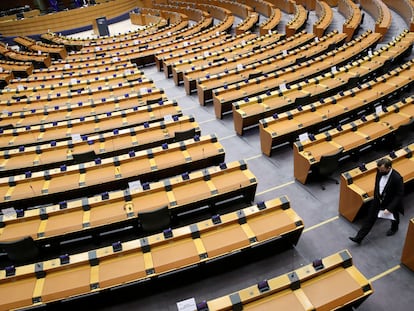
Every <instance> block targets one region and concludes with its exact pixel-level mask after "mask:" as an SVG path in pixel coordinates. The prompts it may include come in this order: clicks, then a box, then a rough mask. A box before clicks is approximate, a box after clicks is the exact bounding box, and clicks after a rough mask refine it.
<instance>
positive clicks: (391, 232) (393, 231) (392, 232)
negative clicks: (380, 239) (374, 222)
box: [387, 229, 398, 236]
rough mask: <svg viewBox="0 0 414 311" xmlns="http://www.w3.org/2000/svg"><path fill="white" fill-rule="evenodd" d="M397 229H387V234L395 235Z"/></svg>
mask: <svg viewBox="0 0 414 311" xmlns="http://www.w3.org/2000/svg"><path fill="white" fill-rule="evenodd" d="M397 231H398V229H397V230H392V229H390V230H388V231H387V236H391V235H394V234H395V233H396V232H397Z"/></svg>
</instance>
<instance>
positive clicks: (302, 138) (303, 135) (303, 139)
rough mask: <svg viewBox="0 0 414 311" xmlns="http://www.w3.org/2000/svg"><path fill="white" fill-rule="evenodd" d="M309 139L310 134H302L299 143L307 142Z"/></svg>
mask: <svg viewBox="0 0 414 311" xmlns="http://www.w3.org/2000/svg"><path fill="white" fill-rule="evenodd" d="M308 139H309V135H308V133H303V134H300V135H299V141H301V142H302V141H305V140H308Z"/></svg>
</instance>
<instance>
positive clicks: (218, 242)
mask: <svg viewBox="0 0 414 311" xmlns="http://www.w3.org/2000/svg"><path fill="white" fill-rule="evenodd" d="M223 236H225V237H226V238H225V239H224V238H222V237H223ZM219 237H221V238H219ZM200 238H201V241H202V242H203V245H204V247H205V249H206V252H207V255H208V257H209V258H213V257H216V256H218V255H220V254H228V253H230V252H232V251H235V250H237V249H240V248H243V247H247V246H248V245H249V244H250V243H249V240H248V237H247V235H246V234H245V233H244V231H243V229H242V228H241V227H240V225H239V224H234V225H228V226H226V227H224V228H221V229H220V228H217V230H212V231H210V232H207V233H205V234H203V235H202V236H201V237H200Z"/></svg>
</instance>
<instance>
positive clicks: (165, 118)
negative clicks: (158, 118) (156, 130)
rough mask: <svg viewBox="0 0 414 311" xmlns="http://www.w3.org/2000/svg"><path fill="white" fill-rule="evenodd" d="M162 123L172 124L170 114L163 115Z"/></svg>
mask: <svg viewBox="0 0 414 311" xmlns="http://www.w3.org/2000/svg"><path fill="white" fill-rule="evenodd" d="M164 121H167V122H170V121H171V122H172V121H173V118H172V115H170V114H167V115H165V116H164Z"/></svg>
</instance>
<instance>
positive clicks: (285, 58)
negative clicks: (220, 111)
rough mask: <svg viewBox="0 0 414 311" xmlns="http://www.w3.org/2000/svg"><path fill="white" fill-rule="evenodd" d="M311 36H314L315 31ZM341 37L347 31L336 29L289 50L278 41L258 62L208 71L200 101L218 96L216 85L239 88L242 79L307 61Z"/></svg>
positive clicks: (199, 82) (201, 80) (199, 84)
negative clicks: (321, 37)
mask: <svg viewBox="0 0 414 311" xmlns="http://www.w3.org/2000/svg"><path fill="white" fill-rule="evenodd" d="M302 36H303V35H302ZM311 36H312V38H314V35H313V34H312V35H311ZM305 38H306V36H305ZM308 38H309V37H308ZM341 39H343V35H342V34H338V33H337V32H336V31H334V32H331V33H330V34H328V35H327V36H325V37H324V38H323V39H321V40H320V41H319V40H318V41H317V42H316V41H310V40H306V39H305V40H304V41H305V42H304V41H302V42H303V44H298V46H296V47H292V48H291V49H289V50H284V49H283V48H284V47H285V45H278V46H276V47H275V48H273V49H271V50H269V54H270V57H265V58H262V57H258V61H257V62H252V63H250V64H247V65H242V64H237V66H234V65H233V66H231V67H230V68H234V67H235V68H234V69H232V70H228V69H227V68H225V70H224V72H223V71H222V72H219V73H217V74H213V75H210V74H207V75H205V76H202V77H200V78H199V79H197V92H198V97H199V102H200V104H201V105H204V104H205V103H206V102H207V101H208V100H210V99H211V98H212V97H213V98H214V96H215V95H216V94H215V93H216V91H215V89H217V88H219V87H223V89H225V90H227V89H228V88H231V87H235V88H236V89H237V86H238V83H239V82H242V81H244V82H246V81H248V80H249V79H250V80H255V79H254V78H258V77H261V76H265V75H267V74H270V73H272V72H276V71H277V70H283V69H284V68H288V67H290V66H293V65H294V64H298V63H301V62H304V61H305V60H306V59H307V58H309V57H312V56H317V55H319V54H321V53H323V52H324V51H325V52H326V51H327V50H328V49H330V48H332V47H333V46H334V45H336V44H340V42H341ZM295 41H297V40H295ZM299 41H301V40H299ZM272 51H274V53H272ZM259 52H261V51H259ZM259 52H257V55H259V56H267V54H264V55H263V54H262V53H259ZM253 56H256V53H254V54H253ZM249 59H250V57H249ZM223 84H224V86H223ZM225 92H226V91H224V93H225ZM224 105H226V106H229V107H230V108H231V104H230V103H226V104H224Z"/></svg>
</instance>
